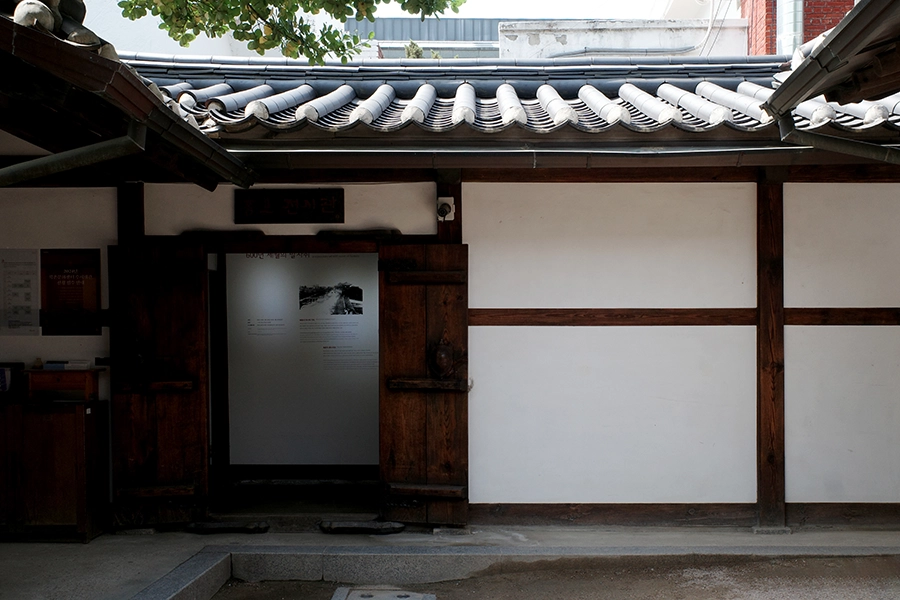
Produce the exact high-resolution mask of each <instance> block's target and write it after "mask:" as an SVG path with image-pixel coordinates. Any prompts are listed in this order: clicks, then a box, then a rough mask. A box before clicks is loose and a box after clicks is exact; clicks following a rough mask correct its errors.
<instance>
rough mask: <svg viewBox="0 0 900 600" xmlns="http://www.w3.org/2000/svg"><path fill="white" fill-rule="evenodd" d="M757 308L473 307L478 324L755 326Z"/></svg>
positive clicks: (471, 314)
mask: <svg viewBox="0 0 900 600" xmlns="http://www.w3.org/2000/svg"><path fill="white" fill-rule="evenodd" d="M756 323H757V316H756V309H755V308H470V309H469V326H470V327H471V326H475V327H479V326H481V327H496V326H511V327H539V326H548V327H567V326H568V327H606V326H610V327H616V326H623V325H628V326H640V325H645V326H666V325H687V326H691V325H750V326H752V325H756Z"/></svg>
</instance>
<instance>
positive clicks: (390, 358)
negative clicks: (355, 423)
mask: <svg viewBox="0 0 900 600" xmlns="http://www.w3.org/2000/svg"><path fill="white" fill-rule="evenodd" d="M467 251H468V248H467V246H465V245H462V244H435V245H391V246H383V247H382V248H381V249H380V251H379V271H380V273H379V280H380V288H381V289H380V294H381V300H380V301H381V308H380V311H381V315H380V338H381V348H380V364H381V376H380V379H381V391H380V408H379V421H380V425H379V435H380V459H379V463H380V470H381V480H382V482H383V485H384V501H383V514H384V517H385V518H387V519H389V520H393V521H401V522H406V523H428V524H447V525H463V524H465V523H466V520H467V517H468V487H467V486H468V473H469V467H468V286H467V269H468V252H467Z"/></svg>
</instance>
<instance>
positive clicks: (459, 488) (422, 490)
mask: <svg viewBox="0 0 900 600" xmlns="http://www.w3.org/2000/svg"><path fill="white" fill-rule="evenodd" d="M387 489H388V493H389V494H393V495H396V496H421V497H426V498H459V499H464V498H465V497H466V493H467V489H466V486H464V485H440V484H429V483H388V484H387Z"/></svg>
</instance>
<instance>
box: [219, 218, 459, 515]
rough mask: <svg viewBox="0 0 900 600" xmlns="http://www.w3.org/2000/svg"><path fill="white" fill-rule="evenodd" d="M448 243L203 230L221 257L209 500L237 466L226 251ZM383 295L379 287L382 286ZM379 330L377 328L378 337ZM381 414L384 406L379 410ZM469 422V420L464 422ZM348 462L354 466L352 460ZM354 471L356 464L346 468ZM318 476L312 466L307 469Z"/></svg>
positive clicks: (262, 473)
mask: <svg viewBox="0 0 900 600" xmlns="http://www.w3.org/2000/svg"><path fill="white" fill-rule="evenodd" d="M440 243H445V242H444V241H443V240H442V239H440V237H439V236H437V235H388V236H383V235H376V234H360V235H346V236H344V235H340V236H335V237H323V236H315V235H296V236H295V235H288V236H264V235H262V234H246V233H242V232H228V233H224V234H204V241H203V246H204V249H205V250H206V252H207V255H208V256H211V255H215V256H216V257H217V263H218V264H217V267H216V270H210V271H209V301H210V305H209V318H210V326H209V333H210V335H209V354H210V357H209V359H210V398H209V406H210V424H211V425H210V427H211V430H210V457H211V465H210V501H211V503H212V504H213V506H215V505H216V503H219V502H221V501H222V499H224V498H226V497H227V493H228V490H229V488H230V484H231V480H232V479H233V478H234V476H235V471H234V468H233V467H234V466H233V465H231V461H230V429H229V395H228V345H227V338H228V336H227V305H226V297H225V296H226V289H225V286H226V278H227V271H226V266H225V260H224V257H225V255H226V254H241V253H266V254H268V253H272V254H276V253H279V254H288V255H290V254H291V253H333V254H353V253H378V252H379V249H380V248H381V247H382V246H383V245H386V244H390V245H415V244H440ZM379 295H380V291H379ZM380 337H381V332H380V330H379V338H380ZM379 413H380V409H379ZM466 426H467V424H466ZM379 463H380V459H379ZM350 467H353V466H352V465H351V466H350ZM379 470H380V464H378V465H375V466H374V467H373V468H372V469H371V471H367V470H357V471H358V473H359V476H360V477H364V478H367V477H369V476H371V477H373V478H374V479H377V478H378V473H379ZM347 472H348V475H349V476H351V477H352V476H353V473H354V469H352V468H351V469H348V471H347ZM256 473H257V476H258V477H262V478H267V477H266V476H270V477H268V478H272V479H276V478H279V477H277V476H278V475H280V474H285V473H286V474H291V471H290V469H285V470H284V471H280V472H279V471H278V470H272V469H266V468H265V467H264V466H263V467H261V468H260V469H259V470H258V471H256ZM293 473H294V474H295V475H301V476H300V477H290V478H298V479H299V478H303V477H302V475H303V474H304V471H303V470H299V469H298V470H295V471H294V472H293ZM306 473H308V474H309V475H311V476H315V472H314V469H313V470H310V471H308V472H306Z"/></svg>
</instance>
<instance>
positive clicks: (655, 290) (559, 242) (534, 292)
mask: <svg viewBox="0 0 900 600" xmlns="http://www.w3.org/2000/svg"><path fill="white" fill-rule="evenodd" d="M463 206H464V210H463V236H464V241H465V242H466V243H467V244H469V269H470V270H469V306H471V307H473V308H704V307H718V308H724V307H732V308H734V307H753V306H756V186H755V185H754V184H752V183H734V184H731V183H727V184H726V183H722V184H718V183H709V184H702V183H701V184H698V183H692V184H686V183H685V184H671V183H666V184H653V183H647V184H533V183H532V184H508V183H504V184H490V183H477V184H476V183H467V184H464V185H463Z"/></svg>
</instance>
